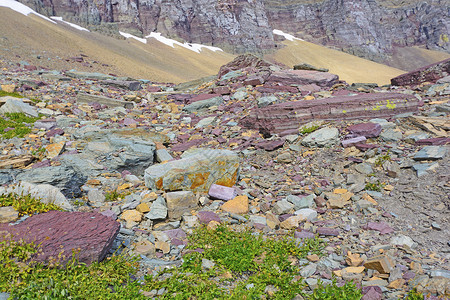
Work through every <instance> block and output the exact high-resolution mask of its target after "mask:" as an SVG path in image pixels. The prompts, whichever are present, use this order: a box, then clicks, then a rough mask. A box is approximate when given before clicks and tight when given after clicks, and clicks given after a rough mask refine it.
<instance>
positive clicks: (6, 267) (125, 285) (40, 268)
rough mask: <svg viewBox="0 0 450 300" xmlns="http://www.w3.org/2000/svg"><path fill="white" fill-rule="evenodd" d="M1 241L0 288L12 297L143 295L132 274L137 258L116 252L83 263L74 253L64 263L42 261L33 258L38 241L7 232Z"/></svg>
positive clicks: (86, 297) (66, 297)
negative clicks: (102, 258)
mask: <svg viewBox="0 0 450 300" xmlns="http://www.w3.org/2000/svg"><path fill="white" fill-rule="evenodd" d="M0 241H1V242H0V292H8V293H10V294H11V299H146V298H145V297H144V296H143V295H142V294H141V293H140V284H139V282H137V281H136V280H133V279H132V277H131V275H132V274H135V273H136V269H137V267H138V264H137V260H136V258H133V257H127V256H124V255H117V256H112V257H110V258H107V259H106V260H104V261H103V262H100V263H97V262H94V263H92V264H91V265H86V264H83V263H79V262H78V261H77V259H76V253H74V254H73V255H72V258H71V259H70V260H69V262H68V263H67V264H66V265H62V264H60V263H59V262H58V260H55V262H54V263H53V264H49V265H44V264H42V263H36V262H34V261H33V255H34V254H35V253H37V252H38V251H39V250H40V249H39V247H40V245H37V246H36V245H35V244H33V243H26V242H24V241H23V240H19V241H15V240H14V239H13V238H12V237H10V236H9V237H8V236H3V237H0ZM60 257H61V256H60Z"/></svg>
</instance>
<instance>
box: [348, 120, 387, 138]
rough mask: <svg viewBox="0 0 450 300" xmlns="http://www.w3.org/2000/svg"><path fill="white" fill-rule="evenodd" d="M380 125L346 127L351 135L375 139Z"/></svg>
mask: <svg viewBox="0 0 450 300" xmlns="http://www.w3.org/2000/svg"><path fill="white" fill-rule="evenodd" d="M381 129H382V128H381V125H380V124H378V123H371V122H368V123H359V124H355V125H351V126H349V127H347V130H348V131H349V132H351V133H355V134H358V135H362V136H365V137H366V138H371V137H377V136H379V135H380V133H381Z"/></svg>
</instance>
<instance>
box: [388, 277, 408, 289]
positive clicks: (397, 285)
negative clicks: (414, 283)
mask: <svg viewBox="0 0 450 300" xmlns="http://www.w3.org/2000/svg"><path fill="white" fill-rule="evenodd" d="M405 282H406V281H405V279H403V278H399V279H396V280H394V281H392V282H391V283H389V285H388V288H390V289H395V290H397V289H400V288H402V287H403V285H404V284H405Z"/></svg>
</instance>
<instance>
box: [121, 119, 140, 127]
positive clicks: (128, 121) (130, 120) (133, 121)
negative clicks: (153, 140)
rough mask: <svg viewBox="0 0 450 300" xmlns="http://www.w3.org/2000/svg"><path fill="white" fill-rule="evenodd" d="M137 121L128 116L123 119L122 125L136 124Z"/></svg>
mask: <svg viewBox="0 0 450 300" xmlns="http://www.w3.org/2000/svg"><path fill="white" fill-rule="evenodd" d="M136 123H137V122H136V121H135V120H133V119H130V118H125V119H123V124H124V125H127V126H128V125H133V124H136Z"/></svg>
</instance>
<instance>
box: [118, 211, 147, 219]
mask: <svg viewBox="0 0 450 300" xmlns="http://www.w3.org/2000/svg"><path fill="white" fill-rule="evenodd" d="M120 219H122V220H125V221H127V222H128V221H133V222H140V221H141V220H142V214H141V213H140V212H138V211H137V210H135V209H130V210H126V211H124V212H123V213H122V215H121V216H120Z"/></svg>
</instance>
